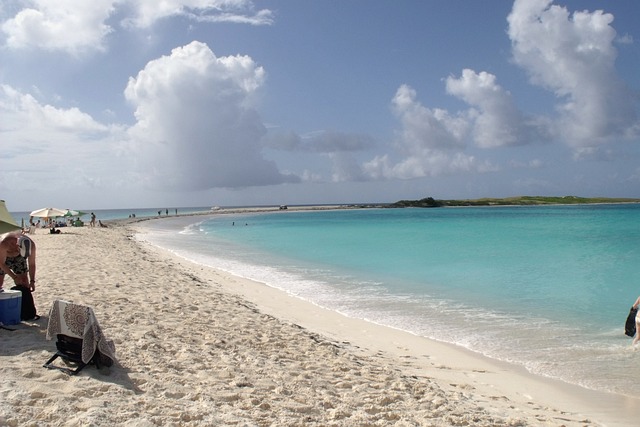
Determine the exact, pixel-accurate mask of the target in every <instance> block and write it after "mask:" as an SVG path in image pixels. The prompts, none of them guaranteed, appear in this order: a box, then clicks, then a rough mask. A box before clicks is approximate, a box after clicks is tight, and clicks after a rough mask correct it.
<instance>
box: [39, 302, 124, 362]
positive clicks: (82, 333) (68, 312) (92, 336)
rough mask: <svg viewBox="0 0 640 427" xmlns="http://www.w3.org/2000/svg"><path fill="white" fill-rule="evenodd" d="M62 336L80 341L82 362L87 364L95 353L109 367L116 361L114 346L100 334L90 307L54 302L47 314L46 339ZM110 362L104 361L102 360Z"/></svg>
mask: <svg viewBox="0 0 640 427" xmlns="http://www.w3.org/2000/svg"><path fill="white" fill-rule="evenodd" d="M58 334H63V335H67V336H71V337H75V338H80V339H82V361H83V362H84V363H89V362H90V361H91V358H92V357H93V355H94V354H95V352H96V351H99V352H100V354H99V355H98V356H102V357H101V363H103V364H104V365H106V366H111V365H112V364H113V362H115V361H116V346H115V344H114V343H113V341H112V340H109V339H107V338H106V337H105V336H104V334H103V333H102V329H101V328H100V324H99V323H98V319H96V316H95V314H94V312H93V309H92V308H91V307H87V306H86V305H80V304H74V303H71V302H67V301H61V300H57V301H54V303H53V307H51V312H50V313H49V325H48V326H47V339H48V340H50V339H52V338H55V337H57V335H58ZM105 357H106V358H108V359H110V360H104V358H105Z"/></svg>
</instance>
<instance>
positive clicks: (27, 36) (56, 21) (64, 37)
mask: <svg viewBox="0 0 640 427" xmlns="http://www.w3.org/2000/svg"><path fill="white" fill-rule="evenodd" d="M114 4H115V2H114V1H113V0H92V1H78V0H57V1H55V2H51V1H48V0H34V1H33V2H32V6H31V7H27V8H24V9H22V10H20V11H19V12H18V13H17V14H16V15H15V16H14V17H13V18H11V19H8V20H7V21H5V22H4V23H2V27H1V28H2V31H3V32H4V33H5V34H6V36H7V41H6V43H7V46H8V47H10V48H13V49H22V48H41V49H45V50H63V51H68V52H71V53H79V52H82V51H85V50H95V49H97V50H101V49H103V48H104V44H103V43H104V38H105V37H106V36H107V35H108V34H109V33H110V32H111V31H112V29H111V27H109V26H108V25H107V24H105V21H106V19H107V18H108V17H109V16H110V15H111V13H112V12H113V10H114Z"/></svg>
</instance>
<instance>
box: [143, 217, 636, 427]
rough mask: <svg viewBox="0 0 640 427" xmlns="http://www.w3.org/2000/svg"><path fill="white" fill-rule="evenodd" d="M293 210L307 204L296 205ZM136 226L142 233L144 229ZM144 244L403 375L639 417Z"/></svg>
mask: <svg viewBox="0 0 640 427" xmlns="http://www.w3.org/2000/svg"><path fill="white" fill-rule="evenodd" d="M316 209H325V208H324V207H316ZM329 209H339V208H338V207H336V208H329ZM275 210H277V208H276V209H275ZM299 210H308V209H305V208H304V207H302V208H300V209H299ZM261 211H262V209H260V208H257V209H234V211H233V212H225V213H244V212H247V213H249V212H250V213H256V212H261ZM134 225H135V224H134ZM138 230H139V232H141V233H142V234H144V229H138ZM143 242H144V240H143ZM144 243H145V244H146V245H148V246H151V247H152V248H153V250H155V251H158V252H159V253H160V254H162V255H163V256H167V257H170V258H171V259H173V260H175V262H177V263H179V264H184V265H186V266H187V267H186V268H189V267H188V266H189V265H191V266H193V268H200V269H205V270H206V269H208V270H212V271H215V272H216V273H217V274H219V275H223V276H227V280H224V281H222V282H221V284H222V286H223V287H224V288H225V289H226V290H227V291H228V292H230V293H234V294H237V295H239V296H241V297H242V298H244V299H246V300H248V301H250V302H251V303H252V304H254V305H255V306H256V308H258V309H259V310H260V311H261V312H264V313H267V314H269V315H272V316H274V317H277V318H278V319H280V320H284V321H286V322H291V323H293V324H296V325H299V326H301V327H303V328H305V329H308V330H310V331H313V332H317V333H319V334H321V335H323V336H325V337H328V338H330V339H331V340H333V341H334V342H340V343H343V344H346V345H348V346H349V348H350V349H351V350H352V351H355V352H358V353H362V354H365V355H372V354H387V355H390V356H391V357H392V358H394V359H397V360H400V361H402V363H401V364H402V366H403V370H404V371H405V372H407V374H409V375H418V376H419V375H424V372H425V371H428V372H429V374H428V375H429V377H430V378H435V379H437V380H439V381H443V382H446V383H453V382H455V383H465V382H466V383H467V384H466V385H465V387H466V386H470V387H472V388H473V389H477V390H481V393H483V394H485V393H486V394H487V395H491V393H496V394H504V395H503V396H501V397H498V396H492V397H491V398H490V399H491V400H494V399H505V400H508V401H510V402H511V403H516V402H517V403H518V404H519V405H523V406H526V405H533V404H534V402H536V403H539V404H540V405H542V406H541V407H547V408H554V407H556V406H558V402H562V404H561V405H560V406H561V407H562V412H564V411H568V412H575V413H576V414H592V415H593V416H594V417H601V420H603V421H600V422H602V423H603V424H602V425H607V426H617V425H620V426H626V425H629V423H633V422H635V420H637V419H638V417H640V398H636V397H633V396H626V395H621V394H614V393H609V392H604V391H598V390H591V389H587V388H584V387H581V386H579V385H574V384H570V383H566V382H564V381H561V380H556V379H553V378H548V377H544V376H541V375H536V374H533V373H531V372H529V371H527V370H526V368H524V367H522V366H519V365H515V364H512V363H509V362H505V361H500V360H496V359H492V358H489V357H487V356H484V355H482V354H479V353H476V352H473V351H471V350H468V349H466V348H463V347H460V346H457V345H454V344H450V343H445V342H440V341H436V340H433V339H429V338H425V337H421V336H418V335H415V334H412V333H410V332H406V331H403V330H400V329H395V328H391V327H388V326H384V325H378V324H375V323H372V322H369V321H366V320H362V319H356V318H352V317H349V316H345V315H343V314H341V313H338V312H335V311H333V310H329V309H325V308H323V307H320V306H317V305H315V304H313V303H311V302H308V301H305V300H302V299H300V298H297V297H295V296H292V295H290V294H288V293H286V292H285V291H282V290H280V289H277V288H274V287H271V286H268V285H266V284H264V283H261V282H256V281H254V280H251V279H247V278H242V277H238V276H235V275H233V274H231V273H227V272H224V271H221V270H217V269H214V268H212V267H208V266H203V265H201V264H198V263H195V262H193V261H191V260H188V259H185V258H183V257H181V256H179V255H176V254H174V253H172V252H171V251H170V250H167V249H164V248H161V247H157V246H155V245H153V244H150V243H148V242H144ZM604 420H606V421H604ZM583 421H584V420H583Z"/></svg>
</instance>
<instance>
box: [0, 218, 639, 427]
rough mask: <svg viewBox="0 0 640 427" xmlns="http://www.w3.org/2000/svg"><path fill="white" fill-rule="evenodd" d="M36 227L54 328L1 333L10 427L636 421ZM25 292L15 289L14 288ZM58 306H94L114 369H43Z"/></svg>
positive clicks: (265, 296) (554, 388) (471, 362)
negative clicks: (111, 348) (71, 371)
mask: <svg viewBox="0 0 640 427" xmlns="http://www.w3.org/2000/svg"><path fill="white" fill-rule="evenodd" d="M135 233H136V224H135V223H134V222H130V221H120V222H111V223H110V224H109V228H89V227H84V228H63V229H62V234H59V235H51V234H48V233H47V232H46V231H45V230H38V231H37V233H36V234H35V235H33V236H32V237H33V240H34V241H35V242H36V244H37V249H38V252H37V253H38V275H37V276H38V277H37V290H36V292H35V294H34V297H35V300H36V305H37V307H38V311H39V313H40V314H41V315H42V318H41V319H40V320H38V321H34V322H22V323H21V324H20V325H16V326H15V329H16V330H15V331H7V330H1V329H0V378H1V381H0V425H1V426H5V425H6V426H113V425H124V426H453V425H465V426H601V425H605V426H631V425H636V424H637V421H636V420H638V419H640V418H639V417H640V400H639V399H636V398H623V397H619V396H613V395H608V394H604V393H597V392H592V391H588V390H585V389H582V388H579V387H574V386H570V385H567V384H564V383H559V382H555V381H551V380H548V379H544V378H541V377H536V376H533V375H530V374H528V373H527V372H525V371H524V369H521V368H519V367H516V366H512V365H509V364H506V363H498V362H495V361H492V360H489V359H486V358H483V357H480V356H478V355H475V354H473V353H471V352H468V351H465V350H463V349H461V348H457V347H454V346H450V345H445V344H442V343H438V342H434V341H431V340H427V339H423V338H420V337H416V336H413V335H410V334H406V333H404V332H401V331H397V330H393V329H389V328H385V327H381V326H376V325H373V324H371V323H367V322H364V321H360V320H355V319H349V318H346V317H343V316H340V315H339V314H337V313H333V312H330V311H327V310H323V309H321V308H319V307H316V306H314V305H312V304H309V303H306V302H304V301H301V300H297V299H295V298H292V297H289V296H287V295H286V294H284V293H283V292H281V291H278V290H275V289H272V288H269V287H266V286H264V285H262V284H259V283H254V282H251V281H249V280H245V279H242V278H238V277H235V276H232V275H229V274H227V273H224V272H221V271H217V270H213V269H210V268H207V267H203V266H200V265H195V264H192V263H190V262H188V261H186V260H183V259H179V258H177V257H175V256H174V255H172V254H171V253H169V252H166V251H163V250H160V249H157V248H155V247H153V246H151V245H149V244H147V243H145V242H141V241H138V240H137V239H136V238H135V237H134V235H135ZM10 286H12V283H5V287H7V288H8V287H10ZM56 299H63V300H66V301H72V302H76V303H80V304H85V305H89V306H92V307H93V308H94V310H95V314H96V316H97V319H98V320H99V322H100V324H101V326H102V330H103V332H104V333H105V335H106V336H107V337H108V338H110V339H112V340H113V341H114V342H115V345H116V352H117V357H118V362H117V363H116V365H114V366H112V367H110V368H105V367H102V368H100V369H99V370H98V369H96V368H95V367H94V366H88V367H86V368H85V369H84V370H83V371H82V372H81V373H80V374H79V375H77V376H69V375H67V374H65V373H63V372H60V371H57V370H48V369H45V368H43V367H42V365H43V363H44V362H45V361H46V360H47V359H48V358H49V357H50V356H51V355H52V354H53V353H54V352H55V344H54V342H53V341H47V340H45V331H46V328H47V321H48V311H49V309H50V307H51V305H52V303H53V301H55V300H56Z"/></svg>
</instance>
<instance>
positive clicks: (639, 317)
mask: <svg viewBox="0 0 640 427" xmlns="http://www.w3.org/2000/svg"><path fill="white" fill-rule="evenodd" d="M638 306H640V297H638V299H637V300H636V302H634V303H633V306H632V307H633V308H635V309H636V310H637V309H638ZM638 341H640V311H638V313H636V334H635V335H634V337H633V343H632V344H631V345H636V343H637V342H638Z"/></svg>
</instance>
